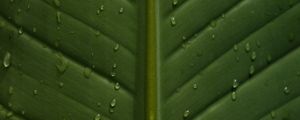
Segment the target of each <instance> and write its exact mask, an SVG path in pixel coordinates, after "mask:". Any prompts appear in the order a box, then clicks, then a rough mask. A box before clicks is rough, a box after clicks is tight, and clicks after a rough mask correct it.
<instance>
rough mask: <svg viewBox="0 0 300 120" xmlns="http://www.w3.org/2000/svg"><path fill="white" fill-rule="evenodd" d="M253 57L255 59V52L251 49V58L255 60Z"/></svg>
mask: <svg viewBox="0 0 300 120" xmlns="http://www.w3.org/2000/svg"><path fill="white" fill-rule="evenodd" d="M255 59H256V52H255V51H252V53H251V60H252V61H255Z"/></svg>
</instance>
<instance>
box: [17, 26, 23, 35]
mask: <svg viewBox="0 0 300 120" xmlns="http://www.w3.org/2000/svg"><path fill="white" fill-rule="evenodd" d="M18 34H19V35H22V34H23V28H22V27H20V28H19V29H18Z"/></svg>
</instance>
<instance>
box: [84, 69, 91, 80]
mask: <svg viewBox="0 0 300 120" xmlns="http://www.w3.org/2000/svg"><path fill="white" fill-rule="evenodd" d="M91 73H92V70H91V69H90V68H87V67H86V68H84V70H83V76H84V77H85V78H90V76H91Z"/></svg>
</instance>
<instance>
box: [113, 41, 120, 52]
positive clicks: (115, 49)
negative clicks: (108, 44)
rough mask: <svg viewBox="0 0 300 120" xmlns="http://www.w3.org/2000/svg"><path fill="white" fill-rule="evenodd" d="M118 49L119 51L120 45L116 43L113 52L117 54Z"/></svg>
mask: <svg viewBox="0 0 300 120" xmlns="http://www.w3.org/2000/svg"><path fill="white" fill-rule="evenodd" d="M119 49H120V44H118V43H117V44H116V45H115V46H114V51H115V52H117V51H118V50H119Z"/></svg>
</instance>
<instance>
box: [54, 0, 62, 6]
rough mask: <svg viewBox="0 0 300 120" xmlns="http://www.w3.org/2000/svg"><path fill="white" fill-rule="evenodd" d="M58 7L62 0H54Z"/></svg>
mask: <svg viewBox="0 0 300 120" xmlns="http://www.w3.org/2000/svg"><path fill="white" fill-rule="evenodd" d="M53 2H54V4H55V6H56V7H60V5H61V4H60V1H59V0H53Z"/></svg>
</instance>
